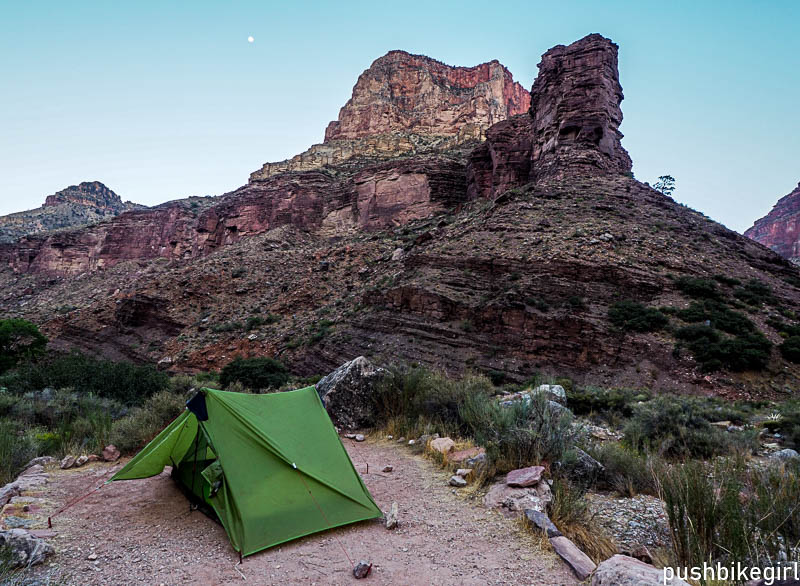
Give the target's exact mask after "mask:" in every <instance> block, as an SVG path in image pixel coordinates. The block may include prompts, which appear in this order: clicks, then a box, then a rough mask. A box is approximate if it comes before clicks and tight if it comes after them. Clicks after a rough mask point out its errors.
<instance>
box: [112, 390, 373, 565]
mask: <svg viewBox="0 0 800 586" xmlns="http://www.w3.org/2000/svg"><path fill="white" fill-rule="evenodd" d="M187 407H188V408H187V410H186V411H184V412H183V413H182V414H181V415H180V416H179V417H178V418H177V419H175V420H174V421H173V422H172V423H170V424H169V425H168V426H167V427H166V428H165V429H164V430H163V431H162V432H161V433H160V434H158V435H157V436H156V437H155V438H154V439H153V441H151V442H150V443H149V444H147V446H145V447H144V449H142V451H141V452H139V453H138V454H137V455H136V457H135V458H133V459H132V460H131V461H130V462H128V464H127V465H126V466H125V467H124V468H122V470H120V471H119V472H117V473H116V474H115V475H114V476H113V477H112V478H111V480H110V482H111V481H115V480H130V479H134V478H147V477H149V476H155V475H156V474H160V473H161V472H162V471H163V470H164V467H165V466H167V465H171V466H172V467H173V476H174V477H175V478H176V480H177V481H178V483H179V484H181V485H182V488H184V490H185V491H187V492H188V493H189V495H190V498H192V497H193V500H196V501H197V502H199V503H201V504H205V505H207V506H208V507H210V508H211V509H213V511H214V513H216V515H217V517H218V518H219V520H220V521H221V523H222V525H223V527H225V531H226V532H227V533H228V538H229V539H230V541H231V543H232V544H233V547H234V548H235V549H236V551H238V552H239V553H240V554H242V555H245V556H246V555H250V554H253V553H256V552H258V551H261V550H262V549H266V548H268V547H272V546H274V545H278V544H279V543H283V542H285V541H289V540H292V539H296V538H298V537H302V536H304V535H308V534H310V533H315V532H317V531H324V530H325V529H330V528H332V527H338V526H340V525H346V524H348V523H355V522H357V521H363V520H365V519H373V518H375V517H380V516H381V515H382V513H381V510H380V509H379V508H378V506H377V505H376V504H375V501H373V500H372V496H371V495H370V494H369V491H367V487H366V486H364V483H363V482H362V480H361V477H360V476H359V475H358V472H356V469H355V468H354V467H353V463H352V462H351V461H350V458H349V456H348V455H347V452H346V451H345V449H344V446H343V445H342V442H341V440H340V439H339V436H338V434H337V433H336V430H335V429H334V427H333V424H332V423H331V420H330V418H329V417H328V414H327V413H326V411H325V408H324V407H323V405H322V401H320V399H319V396H318V395H317V392H316V390H315V389H314V387H307V388H305V389H300V390H297V391H289V392H286V393H275V394H269V395H246V394H243V393H229V392H225V391H215V390H212V389H203V390H202V391H201V392H200V393H198V394H197V395H195V397H193V398H192V399H191V400H190V401H189V402H188V403H187Z"/></svg>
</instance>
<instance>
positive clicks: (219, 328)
mask: <svg viewBox="0 0 800 586" xmlns="http://www.w3.org/2000/svg"><path fill="white" fill-rule="evenodd" d="M243 328H244V326H243V325H242V322H240V321H235V320H234V321H226V322H222V323H218V324H212V325H211V331H212V332H214V333H215V334H222V333H226V332H238V331H239V330H241V329H243Z"/></svg>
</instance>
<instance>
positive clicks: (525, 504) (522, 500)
mask: <svg viewBox="0 0 800 586" xmlns="http://www.w3.org/2000/svg"><path fill="white" fill-rule="evenodd" d="M551 500H553V495H552V493H551V492H550V487H549V486H547V483H546V482H540V483H539V484H537V485H536V486H529V487H524V488H521V487H515V486H508V485H507V484H506V483H505V482H498V483H496V484H494V485H493V486H492V487H491V488H490V489H489V492H487V493H486V496H485V497H483V504H484V505H485V506H486V507H488V508H490V509H495V508H498V509H500V510H501V512H503V513H505V514H506V515H508V516H517V515H518V513H519V512H520V511H524V510H525V509H534V510H536V511H544V510H545V508H546V507H547V504H548V503H549V502H550V501H551Z"/></svg>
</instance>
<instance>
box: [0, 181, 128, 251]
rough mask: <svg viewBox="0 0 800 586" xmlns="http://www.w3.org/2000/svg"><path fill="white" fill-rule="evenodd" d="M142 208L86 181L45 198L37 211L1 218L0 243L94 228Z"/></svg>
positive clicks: (98, 184) (106, 188)
mask: <svg viewBox="0 0 800 586" xmlns="http://www.w3.org/2000/svg"><path fill="white" fill-rule="evenodd" d="M142 207H143V206H139V205H136V204H133V203H130V202H123V201H122V199H121V198H120V197H119V196H118V195H117V194H116V193H114V192H113V191H111V190H110V189H109V188H108V187H106V186H105V185H103V184H102V183H100V182H99V181H85V182H83V183H80V184H79V185H71V186H70V187H67V188H66V189H62V190H61V191H58V192H56V193H54V194H53V195H48V196H47V198H46V199H45V202H44V205H42V207H40V208H37V209H35V210H28V211H24V212H17V213H14V214H9V215H8V216H0V242H6V243H10V242H15V241H17V240H19V239H20V238H22V237H24V236H30V235H33V234H41V233H45V232H50V231H53V230H59V229H63V228H77V227H79V226H86V225H89V224H96V223H97V222H100V221H101V220H105V219H108V218H113V217H115V216H118V215H119V214H121V213H123V212H126V211H129V210H133V209H140V208H142Z"/></svg>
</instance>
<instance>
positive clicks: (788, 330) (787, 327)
mask: <svg viewBox="0 0 800 586" xmlns="http://www.w3.org/2000/svg"><path fill="white" fill-rule="evenodd" d="M767 324H768V325H769V326H770V327H772V328H773V329H775V331H777V332H778V333H779V334H780V335H781V336H783V337H785V338H791V337H794V336H798V337H800V325H796V324H787V323H786V322H784V321H783V320H781V319H779V318H776V317H770V318H769V319H767Z"/></svg>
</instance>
